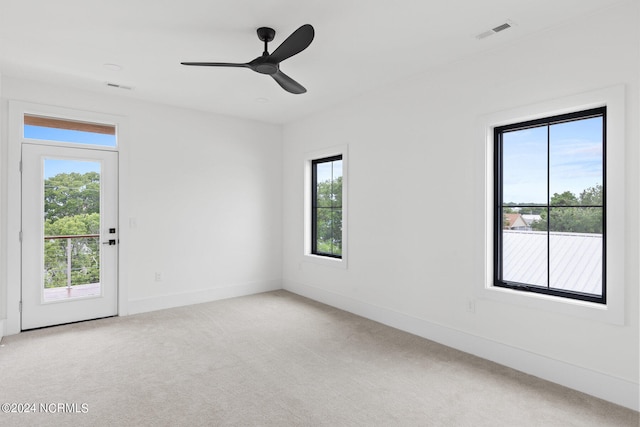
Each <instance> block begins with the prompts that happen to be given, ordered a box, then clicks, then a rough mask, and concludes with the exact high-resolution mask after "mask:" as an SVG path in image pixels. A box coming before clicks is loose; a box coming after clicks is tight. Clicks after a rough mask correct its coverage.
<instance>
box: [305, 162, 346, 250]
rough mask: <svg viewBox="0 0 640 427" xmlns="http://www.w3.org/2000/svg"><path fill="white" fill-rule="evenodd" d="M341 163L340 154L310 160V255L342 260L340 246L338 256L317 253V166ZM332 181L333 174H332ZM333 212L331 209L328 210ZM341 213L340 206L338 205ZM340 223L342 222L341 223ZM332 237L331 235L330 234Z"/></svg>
mask: <svg viewBox="0 0 640 427" xmlns="http://www.w3.org/2000/svg"><path fill="white" fill-rule="evenodd" d="M338 160H339V161H340V162H342V154H336V155H333V156H329V157H323V158H320V159H313V160H311V253H312V254H313V255H316V256H323V257H328V258H336V259H342V246H341V247H340V254H332V253H326V252H320V251H318V227H317V224H318V209H319V207H318V205H317V202H318V175H317V173H318V165H319V164H322V163H333V162H336V161H338ZM332 179H333V174H332ZM329 209H331V210H333V207H331V208H329ZM340 210H341V211H342V204H341V205H340ZM341 223H342V221H341ZM332 235H333V233H332ZM341 240H342V239H341Z"/></svg>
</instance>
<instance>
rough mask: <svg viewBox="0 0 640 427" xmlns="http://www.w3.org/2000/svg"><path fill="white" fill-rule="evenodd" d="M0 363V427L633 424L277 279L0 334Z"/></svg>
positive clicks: (605, 407) (604, 406) (601, 406)
mask: <svg viewBox="0 0 640 427" xmlns="http://www.w3.org/2000/svg"><path fill="white" fill-rule="evenodd" d="M0 373H1V374H0V403H1V404H5V403H15V404H16V405H14V406H13V407H12V408H10V409H15V410H17V411H19V410H22V411H25V410H29V411H31V410H33V409H35V410H36V412H35V413H34V412H28V413H0V425H3V426H9V425H15V426H18V425H20V426H26V425H56V426H58V425H79V426H80V425H82V426H91V425H93V426H103V425H104V426H144V425H148V426H200V425H202V426H218V425H233V426H252V425H260V426H290V425H291V426H296V425H299V426H316V425H324V426H474V427H475V426H492V427H495V426H510V427H511V426H563V427H566V426H598V427H603V426H616V427H620V426H634V427H637V426H638V425H639V415H638V413H637V412H634V411H631V410H629V409H625V408H622V407H619V406H616V405H613V404H610V403H607V402H604V401H602V400H599V399H596V398H594V397H590V396H587V395H585V394H582V393H579V392H576V391H572V390H569V389H567V388H564V387H561V386H557V385H554V384H551V383H548V382H546V381H543V380H540V379H537V378H535V377H531V376H528V375H525V374H522V373H519V372H517V371H514V370H511V369H509V368H505V367H502V366H499V365H496V364H494V363H491V362H487V361H484V360H482V359H479V358H476V357H474V356H470V355H468V354H465V353H461V352H459V351H456V350H453V349H450V348H447V347H444V346H441V345H439V344H436V343H434V342H431V341H428V340H425V339H422V338H419V337H416V336H413V335H410V334H407V333H404V332H401V331H398V330H395V329H392V328H389V327H386V326H383V325H380V324H378V323H375V322H372V321H370V320H366V319H363V318H361V317H358V316H354V315H351V314H349V313H345V312H343V311H341V310H337V309H334V308H332V307H328V306H326V305H322V304H319V303H316V302H313V301H310V300H308V299H305V298H302V297H299V296H296V295H293V294H291V293H288V292H286V291H276V292H269V293H265V294H259V295H252V296H248V297H242V298H234V299H229V300H223V301H216V302H211V303H205V304H199V305H195V306H189V307H181V308H175V309H170V310H163V311H157V312H152V313H145V314H141V315H135V316H128V317H122V318H110V319H102V320H97V321H93V322H84V323H77V324H72V325H65V326H58V327H54V328H48V329H41V330H36V331H31V332H25V333H22V334H19V335H13V336H9V337H5V338H4V339H3V341H2V344H1V347H0ZM25 404H28V406H26V407H25ZM32 404H35V408H34V407H33V406H32ZM58 404H63V405H62V406H59V405H58ZM6 409H7V407H6V405H5V406H3V410H6ZM47 411H48V412H47ZM69 411H71V413H69Z"/></svg>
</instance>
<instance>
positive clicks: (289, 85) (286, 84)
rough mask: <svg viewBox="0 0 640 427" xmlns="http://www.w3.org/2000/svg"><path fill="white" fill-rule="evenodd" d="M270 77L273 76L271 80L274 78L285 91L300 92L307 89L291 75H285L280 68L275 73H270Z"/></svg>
mask: <svg viewBox="0 0 640 427" xmlns="http://www.w3.org/2000/svg"><path fill="white" fill-rule="evenodd" d="M271 77H273V80H275V81H276V82H277V83H278V84H279V85H280V86H282V88H283V89H284V90H286V91H287V92H291V93H295V94H301V93H305V92H306V91H307V90H306V89H305V88H304V86H302V85H301V84H300V83H298V82H297V81H295V80H293V79H292V78H291V77H289V76H287V75H286V74H285V73H283V72H282V71H280V70H278V72H277V73H275V74H271Z"/></svg>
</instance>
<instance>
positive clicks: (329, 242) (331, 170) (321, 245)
mask: <svg viewBox="0 0 640 427" xmlns="http://www.w3.org/2000/svg"><path fill="white" fill-rule="evenodd" d="M311 253H312V254H314V255H322V256H327V257H332V258H342V155H337V156H331V157H325V158H322V159H315V160H312V161H311Z"/></svg>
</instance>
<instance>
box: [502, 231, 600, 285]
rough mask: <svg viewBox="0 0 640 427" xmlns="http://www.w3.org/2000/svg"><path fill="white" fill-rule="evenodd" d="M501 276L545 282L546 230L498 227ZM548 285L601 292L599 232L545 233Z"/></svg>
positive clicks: (531, 282)
mask: <svg viewBox="0 0 640 427" xmlns="http://www.w3.org/2000/svg"><path fill="white" fill-rule="evenodd" d="M502 233H503V234H502V239H503V240H502V244H503V279H504V280H507V281H512V282H520V283H529V284H533V285H540V286H547V232H546V231H519V230H502ZM548 249H549V253H550V258H551V262H550V266H549V267H550V269H551V271H550V275H549V282H550V287H551V288H555V289H562V290H571V291H576V292H584V293H588V294H594V295H600V294H601V293H602V250H603V245H602V234H586V233H560V232H551V233H549V248H548Z"/></svg>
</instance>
